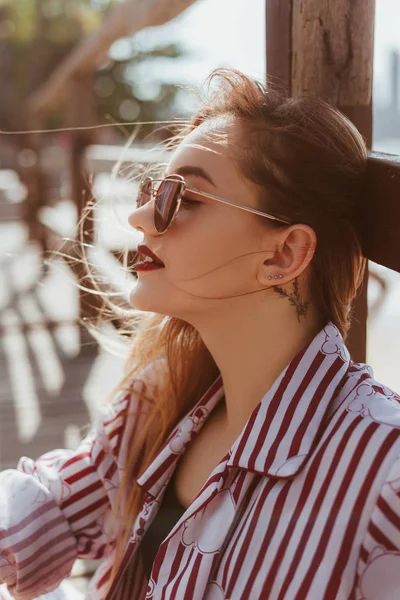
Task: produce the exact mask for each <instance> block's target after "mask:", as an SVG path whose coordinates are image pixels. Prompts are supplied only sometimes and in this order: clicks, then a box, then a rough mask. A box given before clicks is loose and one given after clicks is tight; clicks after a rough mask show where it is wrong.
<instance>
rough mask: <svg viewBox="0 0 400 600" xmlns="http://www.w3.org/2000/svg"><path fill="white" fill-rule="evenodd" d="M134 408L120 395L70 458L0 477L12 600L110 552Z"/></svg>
mask: <svg viewBox="0 0 400 600" xmlns="http://www.w3.org/2000/svg"><path fill="white" fill-rule="evenodd" d="M140 383H141V382H139V381H135V384H140ZM139 406H140V404H139V399H138V396H137V395H136V394H135V393H134V390H133V393H128V394H120V395H119V396H117V397H116V398H115V399H114V400H113V401H112V402H111V403H110V404H109V405H108V406H106V407H105V408H104V409H103V410H102V412H101V414H100V415H99V416H98V418H97V420H96V422H95V424H94V426H93V428H92V430H91V432H90V433H89V435H88V436H87V437H86V438H85V440H83V442H82V443H81V444H80V446H79V448H78V449H77V450H76V451H75V452H73V451H71V450H55V451H53V452H49V453H47V454H44V455H43V456H41V457H40V458H39V459H38V460H37V461H33V460H31V459H28V458H22V459H21V460H20V461H19V464H18V470H13V469H9V470H6V471H3V472H2V473H0V579H1V580H2V581H4V582H5V583H6V584H7V586H8V589H9V591H10V593H11V594H12V595H13V596H14V597H15V598H16V599H21V600H25V599H28V598H33V597H36V596H37V595H40V594H43V593H45V592H47V591H50V590H52V589H54V588H55V587H56V586H57V585H58V584H59V583H60V582H61V581H62V580H63V579H65V578H66V577H68V576H69V574H70V572H71V569H72V566H73V563H74V561H75V559H76V558H94V559H99V558H103V557H105V556H107V555H108V554H109V553H110V552H111V550H112V548H113V546H114V542H115V532H114V531H113V530H112V528H111V522H110V517H111V509H112V507H113V505H114V503H115V497H116V493H117V489H118V485H119V481H120V470H121V468H122V466H123V462H124V453H125V447H126V444H127V443H128V440H129V439H131V436H132V435H134V434H135V430H136V429H137V427H138V426H139V421H140V419H138V418H137V417H138V414H139V413H140V410H139Z"/></svg>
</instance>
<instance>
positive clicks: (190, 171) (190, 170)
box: [175, 165, 216, 187]
mask: <svg viewBox="0 0 400 600" xmlns="http://www.w3.org/2000/svg"><path fill="white" fill-rule="evenodd" d="M175 173H176V174H177V175H182V176H184V175H196V176H197V177H202V178H203V179H205V180H206V181H208V182H209V183H211V185H213V186H214V187H216V185H215V183H214V181H213V180H212V178H211V176H210V175H209V174H208V173H207V172H206V171H205V170H204V169H202V168H201V167H194V166H191V165H184V166H182V167H178V168H177V169H175Z"/></svg>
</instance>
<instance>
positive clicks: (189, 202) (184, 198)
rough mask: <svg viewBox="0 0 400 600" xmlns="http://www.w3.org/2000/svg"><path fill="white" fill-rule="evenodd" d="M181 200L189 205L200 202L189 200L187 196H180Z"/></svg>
mask: <svg viewBox="0 0 400 600" xmlns="http://www.w3.org/2000/svg"><path fill="white" fill-rule="evenodd" d="M182 202H183V203H184V204H188V205H189V206H191V205H194V204H201V202H197V200H189V198H186V197H185V196H182Z"/></svg>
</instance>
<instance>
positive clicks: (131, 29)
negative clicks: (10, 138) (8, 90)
mask: <svg viewBox="0 0 400 600" xmlns="http://www.w3.org/2000/svg"><path fill="white" fill-rule="evenodd" d="M195 1H196V0H125V2H122V3H120V4H117V5H116V6H115V7H114V8H113V10H112V11H111V12H110V14H109V15H108V17H107V18H106V19H105V21H104V24H103V25H102V27H101V28H100V29H99V30H98V31H96V32H95V33H94V34H92V35H90V36H88V37H87V38H86V39H84V40H83V42H82V43H81V44H79V45H78V46H77V47H76V49H75V50H73V51H72V52H71V54H70V55H69V56H68V57H67V58H66V59H65V61H63V63H62V64H61V65H60V66H59V67H58V68H57V69H56V70H55V71H54V73H53V74H52V76H51V77H50V78H49V79H48V80H47V82H46V83H45V84H44V85H43V86H42V87H41V88H40V89H39V90H38V91H37V92H36V93H35V94H34V95H33V96H32V98H31V99H30V100H29V101H28V105H29V110H30V111H31V112H32V113H38V112H42V113H44V112H46V111H49V110H51V109H52V108H53V107H54V106H56V105H57V104H59V103H60V102H63V101H64V100H65V97H66V93H67V87H68V83H69V81H70V80H71V78H73V77H75V76H79V75H83V74H85V73H92V72H94V71H96V70H97V69H98V68H99V67H100V66H101V64H102V62H104V60H105V59H106V55H107V52H108V50H109V48H110V46H111V45H112V43H113V42H115V41H116V40H117V39H119V38H122V37H125V36H130V35H133V34H134V33H136V32H137V31H140V30H141V29H144V28H145V27H149V26H158V25H164V24H165V23H167V22H168V21H170V20H171V19H173V18H175V17H176V16H178V15H179V14H180V13H182V12H183V11H184V10H185V9H186V8H188V7H189V6H190V5H191V4H193V3H194V2H195Z"/></svg>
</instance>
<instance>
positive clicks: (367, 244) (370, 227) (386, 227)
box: [357, 152, 400, 273]
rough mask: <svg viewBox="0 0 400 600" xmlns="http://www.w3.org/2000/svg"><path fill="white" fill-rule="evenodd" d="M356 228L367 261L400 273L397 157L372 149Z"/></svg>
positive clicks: (399, 178) (399, 206) (398, 174)
mask: <svg viewBox="0 0 400 600" xmlns="http://www.w3.org/2000/svg"><path fill="white" fill-rule="evenodd" d="M358 213H359V216H358V223H357V225H358V227H359V229H360V232H361V238H362V244H363V252H364V255H365V256H367V257H368V258H369V259H370V260H373V261H374V262H376V263H378V264H380V265H383V266H385V267H387V268H389V269H393V270H394V271H397V272H398V273H400V250H399V243H400V157H399V156H394V155H393V154H384V153H383V152H371V153H370V157H369V159H368V170H367V177H366V180H365V190H364V193H363V195H362V199H361V202H360V207H359V211H358Z"/></svg>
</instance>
